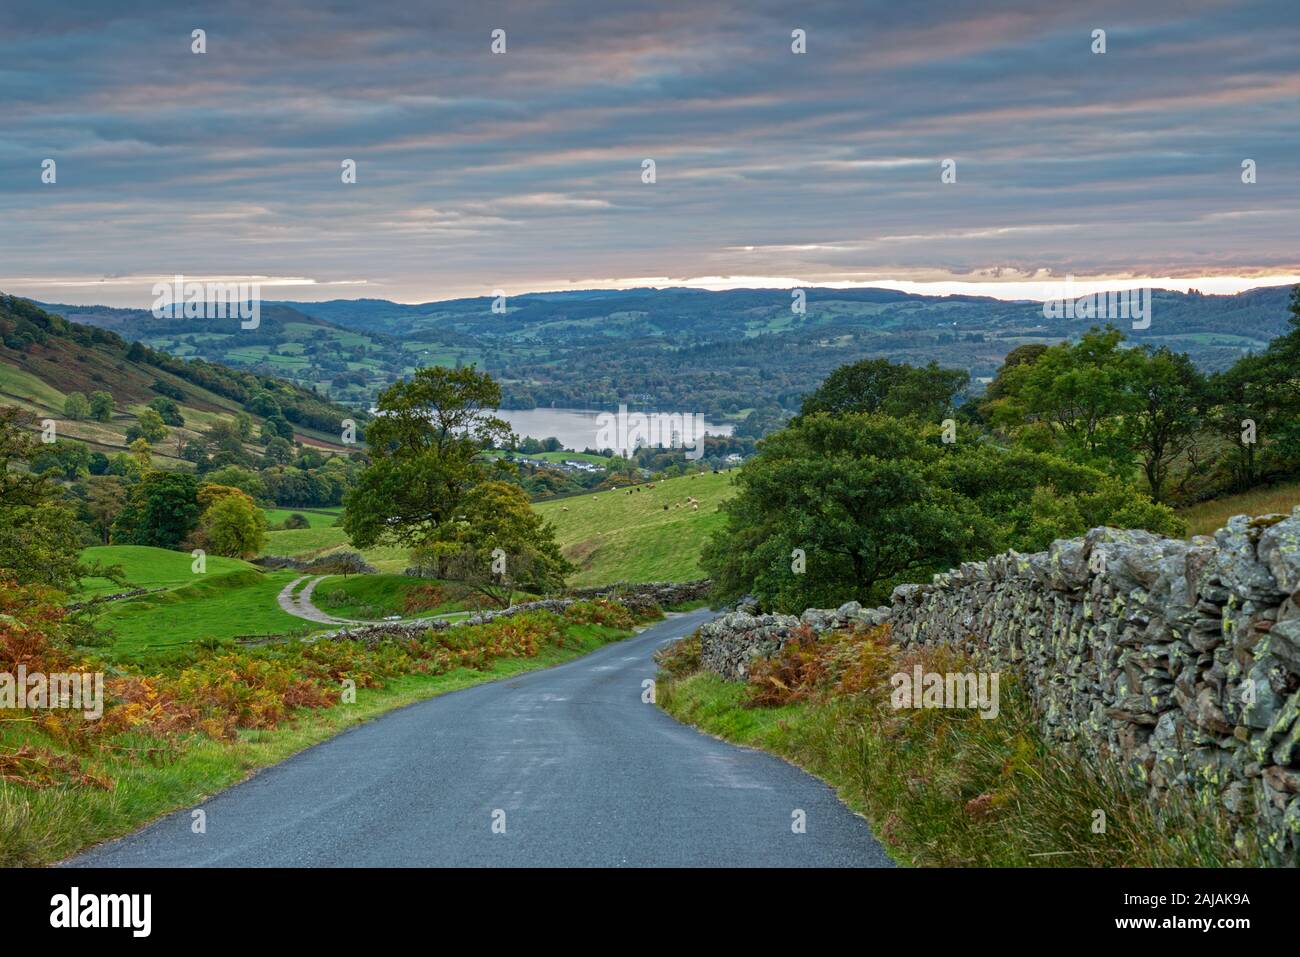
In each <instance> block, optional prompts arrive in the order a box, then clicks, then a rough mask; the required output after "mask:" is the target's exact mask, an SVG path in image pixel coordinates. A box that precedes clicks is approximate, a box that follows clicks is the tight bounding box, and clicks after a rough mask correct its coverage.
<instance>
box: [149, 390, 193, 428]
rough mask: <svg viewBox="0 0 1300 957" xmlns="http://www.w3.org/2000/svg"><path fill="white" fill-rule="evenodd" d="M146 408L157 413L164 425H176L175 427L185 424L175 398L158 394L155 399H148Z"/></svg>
mask: <svg viewBox="0 0 1300 957" xmlns="http://www.w3.org/2000/svg"><path fill="white" fill-rule="evenodd" d="M148 408H150V409H153V410H154V411H155V412H157V413H158V415H159V417H161V418H162V421H163V424H164V425H171V426H176V427H177V428H179V427H181V426H184V425H185V418H184V416H182V415H181V409H180V406H178V405H177V404H176V400H175V399H169V398H167V397H166V396H161V395H160V396H159V397H158V398H156V399H150V400H149V405H148Z"/></svg>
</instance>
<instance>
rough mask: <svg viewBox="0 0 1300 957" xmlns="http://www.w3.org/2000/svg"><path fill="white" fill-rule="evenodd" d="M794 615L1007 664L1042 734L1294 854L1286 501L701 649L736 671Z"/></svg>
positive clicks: (1296, 757)
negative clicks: (1169, 534) (866, 626)
mask: <svg viewBox="0 0 1300 957" xmlns="http://www.w3.org/2000/svg"><path fill="white" fill-rule="evenodd" d="M801 620H802V621H804V622H806V623H808V624H810V625H812V626H813V627H814V628H815V629H816V630H819V631H821V630H825V629H826V628H827V627H836V626H843V625H846V624H849V623H851V622H853V621H864V622H868V623H876V622H880V621H889V622H890V623H891V625H892V629H893V636H894V639H895V640H896V641H898V642H901V643H903V644H910V643H931V642H949V643H952V644H954V645H957V646H959V647H961V648H962V649H964V650H965V651H967V652H969V653H970V654H971V655H972V656H973V657H975V658H976V659H977V660H978V661H980V662H981V666H982V667H985V668H988V669H989V670H1013V669H1014V670H1015V671H1016V672H1017V673H1018V674H1019V675H1021V676H1022V678H1023V680H1024V685H1025V687H1026V688H1027V690H1028V693H1029V694H1030V696H1031V698H1032V699H1033V701H1034V704H1035V706H1036V709H1037V713H1038V715H1039V723H1040V728H1041V730H1042V732H1043V734H1044V735H1045V737H1047V738H1048V739H1049V740H1051V741H1057V742H1061V743H1063V744H1068V745H1070V746H1074V747H1077V748H1078V749H1080V750H1081V751H1083V752H1084V753H1086V754H1089V755H1092V756H1098V757H1108V758H1115V759H1117V760H1118V761H1119V762H1120V763H1121V764H1122V765H1124V766H1126V767H1128V768H1130V769H1131V770H1132V771H1134V772H1135V773H1136V774H1137V775H1138V776H1139V777H1140V779H1141V780H1142V781H1143V783H1144V784H1145V785H1146V787H1147V788H1148V790H1149V793H1150V794H1151V796H1152V798H1153V799H1154V800H1156V801H1158V800H1159V799H1160V797H1161V796H1162V795H1163V794H1164V793H1165V792H1166V791H1168V790H1169V789H1175V790H1183V791H1186V792H1188V793H1191V794H1193V795H1195V797H1196V798H1197V800H1199V801H1201V802H1203V803H1205V804H1207V805H1210V804H1213V805H1216V806H1217V807H1218V809H1219V810H1220V813H1223V814H1226V815H1228V817H1229V819H1230V820H1232V821H1233V822H1234V825H1235V826H1236V827H1237V829H1238V833H1239V835H1241V836H1245V834H1246V832H1247V829H1248V828H1250V827H1252V826H1253V827H1254V828H1255V830H1256V833H1257V834H1258V836H1259V838H1260V840H1261V842H1262V844H1263V845H1264V850H1265V854H1266V855H1267V857H1268V859H1269V860H1271V861H1273V862H1274V863H1279V864H1290V865H1295V864H1296V863H1297V859H1298V858H1300V509H1297V510H1296V513H1295V514H1293V515H1291V516H1284V515H1269V516H1263V517H1260V518H1256V519H1248V518H1247V517H1245V516H1237V517H1235V518H1233V519H1231V520H1230V521H1229V522H1228V525H1227V526H1226V527H1225V528H1222V529H1220V530H1219V531H1218V532H1216V533H1215V534H1214V536H1213V537H1212V538H1211V537H1207V536H1198V537H1196V538H1194V539H1192V540H1191V541H1190V542H1188V541H1177V540H1171V539H1163V538H1159V537H1157V536H1154V535H1151V534H1149V533H1146V532H1139V531H1119V530H1116V529H1108V528H1098V529H1093V530H1092V531H1091V532H1089V533H1088V534H1087V535H1086V536H1085V537H1083V538H1081V539H1073V540H1069V541H1058V542H1054V543H1053V544H1052V546H1051V548H1050V549H1049V550H1048V551H1046V552H1039V553H1036V554H1032V555H1022V554H1017V553H1015V552H1011V553H1008V554H1005V555H999V556H997V557H995V558H992V559H989V560H988V561H983V562H969V563H966V564H963V565H962V566H961V567H960V568H957V569H954V570H952V571H950V572H947V573H945V574H942V575H936V576H935V578H934V580H933V582H931V583H930V584H924V585H903V586H900V587H899V588H897V589H895V590H894V593H893V595H892V603H891V606H890V607H888V608H879V609H872V610H864V609H861V608H860V607H859V606H857V605H856V604H855V603H850V604H849V605H845V606H843V607H841V608H840V609H838V610H836V611H821V610H817V609H810V610H809V611H806V612H804V614H803V615H802V616H801V617H800V618H798V619H796V618H793V617H790V616H777V615H763V616H753V615H749V614H745V613H743V612H737V613H733V614H731V615H727V616H724V617H723V618H721V619H719V620H718V621H716V622H714V623H712V624H711V625H708V626H705V628H703V629H701V639H702V641H701V658H702V660H703V661H704V663H705V665H706V666H707V667H710V668H712V669H713V670H715V671H717V672H718V673H720V674H723V675H724V676H726V677H730V678H736V677H743V675H744V673H745V670H746V666H745V662H746V661H747V660H748V658H749V657H751V656H752V655H753V654H770V653H771V652H772V651H774V650H776V649H777V648H779V647H780V646H781V644H782V643H783V642H784V640H786V638H788V635H789V632H790V629H791V628H792V627H793V626H795V625H796V624H798V623H799V622H800V621H801ZM1252 819H1253V820H1254V824H1253V825H1252V824H1251V823H1250V822H1251V821H1252Z"/></svg>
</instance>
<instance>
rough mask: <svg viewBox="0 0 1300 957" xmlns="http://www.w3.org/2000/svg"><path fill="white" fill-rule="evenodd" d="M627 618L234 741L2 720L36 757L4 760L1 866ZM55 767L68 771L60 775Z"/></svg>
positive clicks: (116, 825)
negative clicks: (82, 737) (84, 739)
mask: <svg viewBox="0 0 1300 957" xmlns="http://www.w3.org/2000/svg"><path fill="white" fill-rule="evenodd" d="M592 617H593V618H597V619H600V618H604V619H608V618H609V617H610V616H609V615H608V614H602V613H599V612H598V613H597V614H596V615H593V616H592ZM619 624H620V627H615V626H612V625H609V624H601V623H599V622H598V621H597V620H592V621H583V620H564V621H563V622H562V623H561V624H560V625H558V626H557V627H558V632H556V633H555V635H553V637H552V639H548V640H546V642H545V643H544V644H542V645H541V647H540V648H539V649H537V651H536V653H534V654H532V655H531V656H520V657H496V658H494V659H492V660H491V662H490V664H485V665H484V666H483V667H481V668H471V667H456V668H453V669H451V670H448V671H445V672H442V673H440V674H429V673H408V674H400V675H396V676H393V677H390V678H387V679H385V680H384V681H383V683H382V685H380V686H378V687H369V688H368V687H359V688H358V689H357V691H356V702H355V703H354V704H341V703H336V704H333V705H331V706H327V707H313V708H301V709H297V710H295V711H293V712H291V713H290V715H289V717H288V719H287V720H284V721H281V722H280V723H279V724H277V725H276V726H274V727H269V728H241V729H239V730H238V731H237V732H236V733H235V734H234V735H233V736H231V737H230V738H228V739H221V738H212V737H208V736H206V735H204V734H201V733H189V734H185V735H182V736H164V735H155V734H150V733H144V732H140V731H128V732H124V733H122V734H119V735H116V736H114V737H113V738H111V739H109V740H106V741H103V742H99V746H98V747H97V748H96V747H92V748H91V749H89V750H82V751H81V752H78V751H77V750H72V749H69V747H68V746H67V742H66V741H61V740H59V736H58V735H54V734H50V733H47V732H46V731H45V730H44V729H43V727H42V726H41V725H39V724H38V723H37V719H36V718H35V717H30V716H29V717H25V718H22V719H19V720H9V721H5V722H0V757H10V758H11V757H12V756H13V755H15V754H19V755H27V756H28V758H27V761H26V766H23V765H21V764H19V763H17V762H13V761H10V763H9V764H8V765H7V766H6V765H4V763H3V762H0V771H5V770H7V771H8V773H7V774H0V865H2V866H10V867H13V866H33V865H43V864H50V863H54V862H56V861H59V860H62V859H64V858H67V857H69V856H71V855H73V854H76V853H77V852H79V851H81V850H84V849H86V848H88V847H90V846H93V845H95V844H98V843H101V842H103V841H106V840H111V839H113V838H116V837H120V836H122V835H124V834H127V833H129V832H131V831H133V830H135V829H136V828H138V827H140V826H142V825H144V824H146V823H148V822H149V821H151V820H153V819H155V818H158V817H160V816H162V815H165V814H168V813H170V812H172V811H176V810H179V809H181V808H186V807H193V806H196V805H198V804H200V803H202V801H203V800H205V799H206V798H207V797H209V796H211V795H213V794H215V793H216V792H218V791H221V790H223V789H224V788H227V787H229V786H231V785H233V784H236V783H238V782H240V781H241V780H244V779H245V778H247V777H248V776H249V774H250V773H251V772H254V771H256V770H257V769H259V768H263V767H267V766H269V765H272V764H276V763H277V762H280V761H283V760H284V759H286V758H288V757H290V756H291V755H293V754H296V753H298V752H299V751H302V750H304V749H306V748H309V747H311V746H312V745H315V744H319V743H320V742H322V741H325V740H326V739H328V738H330V737H332V736H334V735H335V734H338V733H339V732H340V731H343V730H346V729H347V728H349V727H352V726H354V725H357V724H360V723H362V722H365V721H369V720H372V719H373V718H375V717H378V716H379V715H382V714H384V713H386V712H389V711H392V710H394V709H396V708H401V707H404V706H406V705H409V704H413V703H415V702H418V701H423V700H426V699H428V698H431V697H435V696H437V695H441V694H446V693H447V692H450V691H456V690H458V689H461V688H466V687H469V686H471V685H476V684H481V683H483V682H486V681H493V680H497V679H500V678H506V677H510V676H512V675H517V674H520V673H523V672H526V671H532V670H535V669H539V668H545V667H549V666H551V665H555V664H559V663H561V662H564V661H568V660H570V659H573V658H576V657H579V656H581V655H584V654H587V653H589V652H591V651H594V650H596V649H597V648H600V647H602V646H604V645H606V644H608V643H610V642H612V641H617V640H620V639H622V638H625V637H627V636H628V635H630V634H631V633H632V630H631V628H630V627H629V626H627V624H626V621H625V620H624V621H620V623H619ZM455 631H456V632H458V634H456V635H455V636H454V637H453V638H452V639H451V640H452V641H454V642H455V644H456V646H458V647H460V646H465V645H466V644H472V643H473V641H474V636H475V635H476V634H478V633H477V632H476V631H475V629H473V628H465V629H463V630H462V629H456V630H455ZM19 714H26V713H23V712H20V713H19ZM15 770H17V771H19V772H20V773H18V774H15ZM23 772H25V773H23ZM47 772H48V773H47ZM54 772H61V773H58V774H57V780H56V779H55V778H56V774H55V773H54Z"/></svg>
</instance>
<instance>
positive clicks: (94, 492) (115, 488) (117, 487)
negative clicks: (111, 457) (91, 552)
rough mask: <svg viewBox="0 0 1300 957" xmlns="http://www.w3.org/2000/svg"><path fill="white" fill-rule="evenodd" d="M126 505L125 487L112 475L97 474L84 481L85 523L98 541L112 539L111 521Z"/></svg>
mask: <svg viewBox="0 0 1300 957" xmlns="http://www.w3.org/2000/svg"><path fill="white" fill-rule="evenodd" d="M125 507H126V488H125V486H123V484H122V482H121V481H120V480H119V479H117V478H114V477H112V476H107V475H105V476H98V477H95V478H91V479H90V480H89V481H88V482H87V483H86V498H85V504H84V505H83V506H82V511H83V513H84V516H85V521H86V524H87V525H89V526H90V528H91V529H92V530H93V531H94V533H95V535H96V536H97V537H98V538H99V540H100V542H101V543H102V544H104V545H107V544H108V543H109V542H110V541H111V540H112V532H113V522H114V521H116V519H117V516H118V515H120V514H121V513H122V509H123V508H125Z"/></svg>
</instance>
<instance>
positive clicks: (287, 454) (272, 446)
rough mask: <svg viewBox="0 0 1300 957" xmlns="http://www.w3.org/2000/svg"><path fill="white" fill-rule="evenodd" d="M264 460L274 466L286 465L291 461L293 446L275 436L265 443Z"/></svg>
mask: <svg viewBox="0 0 1300 957" xmlns="http://www.w3.org/2000/svg"><path fill="white" fill-rule="evenodd" d="M266 458H267V461H268V462H273V463H275V464H276V465H288V464H289V463H290V462H292V461H293V445H291V444H290V443H289V442H288V441H287V440H285V439H282V438H280V437H279V436H278V435H277V436H275V437H274V438H272V439H271V440H270V441H268V442H267V443H266Z"/></svg>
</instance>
